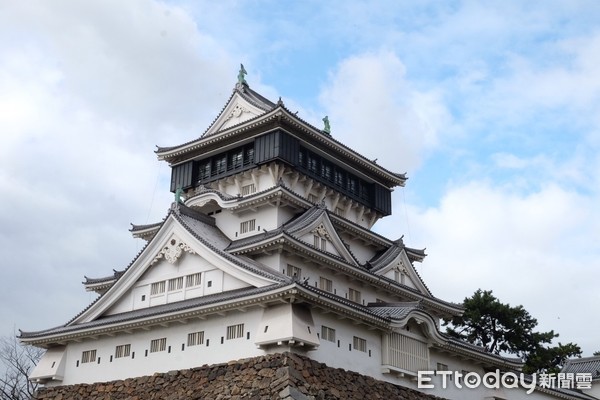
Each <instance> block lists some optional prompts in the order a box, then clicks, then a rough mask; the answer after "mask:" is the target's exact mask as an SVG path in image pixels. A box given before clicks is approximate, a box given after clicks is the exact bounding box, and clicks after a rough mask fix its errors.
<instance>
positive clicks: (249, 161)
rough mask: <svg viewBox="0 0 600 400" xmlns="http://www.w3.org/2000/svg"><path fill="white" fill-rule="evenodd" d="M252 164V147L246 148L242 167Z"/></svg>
mask: <svg viewBox="0 0 600 400" xmlns="http://www.w3.org/2000/svg"><path fill="white" fill-rule="evenodd" d="M253 162H254V147H247V148H246V150H245V154H244V165H248V164H252V163H253Z"/></svg>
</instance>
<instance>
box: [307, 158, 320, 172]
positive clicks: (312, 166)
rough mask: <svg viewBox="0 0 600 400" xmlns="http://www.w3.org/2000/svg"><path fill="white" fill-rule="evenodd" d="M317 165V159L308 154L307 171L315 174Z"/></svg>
mask: <svg viewBox="0 0 600 400" xmlns="http://www.w3.org/2000/svg"><path fill="white" fill-rule="evenodd" d="M317 165H318V161H317V159H316V158H315V157H314V156H313V155H312V154H309V155H308V170H309V171H311V172H314V173H316V172H317V169H318V168H317Z"/></svg>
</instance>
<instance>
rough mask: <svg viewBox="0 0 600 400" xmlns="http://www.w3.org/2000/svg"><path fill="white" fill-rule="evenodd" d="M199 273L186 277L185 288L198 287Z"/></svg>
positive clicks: (199, 281)
mask: <svg viewBox="0 0 600 400" xmlns="http://www.w3.org/2000/svg"><path fill="white" fill-rule="evenodd" d="M201 276H202V275H201V273H200V272H198V273H197V274H191V275H187V276H186V277H185V287H194V286H199V285H200V283H201V282H202V281H201Z"/></svg>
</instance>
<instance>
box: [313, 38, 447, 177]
mask: <svg viewBox="0 0 600 400" xmlns="http://www.w3.org/2000/svg"><path fill="white" fill-rule="evenodd" d="M320 102H321V104H322V105H323V107H324V109H325V110H326V112H327V113H328V114H329V120H330V122H331V127H332V135H333V136H334V137H335V138H336V139H338V140H341V141H342V142H344V143H346V144H347V145H349V146H350V147H352V148H354V149H355V150H357V151H359V152H360V153H361V154H363V155H365V156H367V157H370V158H376V157H377V158H378V159H379V162H380V163H381V164H382V165H385V166H386V167H387V168H389V169H392V170H395V171H398V172H405V171H408V170H414V169H415V168H417V167H418V166H419V165H420V163H421V161H422V159H423V158H424V157H425V155H426V154H427V152H428V150H430V149H432V148H434V147H435V146H436V145H437V144H438V142H439V136H440V135H441V134H442V133H443V131H442V128H443V127H444V126H447V125H449V124H450V123H451V117H450V114H449V113H448V111H447V110H446V108H445V106H444V104H443V101H442V94H441V93H439V92H436V91H434V90H431V91H419V90H416V89H415V88H413V87H411V84H410V82H409V81H408V80H407V79H406V70H405V67H404V65H403V64H402V62H401V61H400V59H399V58H398V57H397V56H396V55H395V54H393V53H392V52H390V51H384V50H382V51H379V52H377V53H366V54H361V55H357V56H353V57H350V58H347V59H345V60H343V61H342V62H341V63H340V64H339V66H338V67H337V68H336V70H335V71H333V72H332V74H331V77H330V81H329V83H328V85H327V86H326V87H325V88H323V90H322V93H321V96H320ZM382 143H385V145H383V146H382ZM382 149H383V151H382Z"/></svg>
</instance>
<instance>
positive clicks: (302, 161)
mask: <svg viewBox="0 0 600 400" xmlns="http://www.w3.org/2000/svg"><path fill="white" fill-rule="evenodd" d="M298 165H300V166H302V167H306V152H305V150H303V149H300V150H298Z"/></svg>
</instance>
